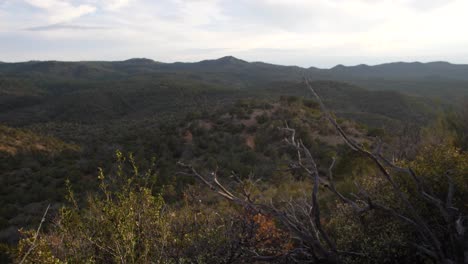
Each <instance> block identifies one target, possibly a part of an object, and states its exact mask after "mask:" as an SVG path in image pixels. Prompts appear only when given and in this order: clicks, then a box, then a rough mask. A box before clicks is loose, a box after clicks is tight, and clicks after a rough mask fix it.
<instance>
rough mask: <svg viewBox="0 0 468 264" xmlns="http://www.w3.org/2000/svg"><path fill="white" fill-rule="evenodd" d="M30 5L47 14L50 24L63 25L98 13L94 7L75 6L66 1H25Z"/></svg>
mask: <svg viewBox="0 0 468 264" xmlns="http://www.w3.org/2000/svg"><path fill="white" fill-rule="evenodd" d="M25 1H26V2H27V3H28V4H30V5H32V6H34V7H37V8H39V9H42V10H43V11H44V12H46V16H47V17H46V19H47V22H48V23H52V24H54V23H62V22H68V21H71V20H74V19H77V18H79V17H81V16H83V15H86V14H90V13H93V12H95V11H96V7H94V6H92V5H86V4H79V5H73V4H72V3H70V2H69V1H65V0H25Z"/></svg>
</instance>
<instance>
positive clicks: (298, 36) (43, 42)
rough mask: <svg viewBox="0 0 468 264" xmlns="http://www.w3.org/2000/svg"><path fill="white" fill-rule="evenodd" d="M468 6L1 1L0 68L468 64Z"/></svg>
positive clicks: (339, 1) (438, 2)
mask: <svg viewBox="0 0 468 264" xmlns="http://www.w3.org/2000/svg"><path fill="white" fill-rule="evenodd" d="M467 11H468V0H391V1H390V0H0V61H4V62H17V61H29V60H65V61H78V60H125V59H129V58H150V59H153V60H156V61H162V62H175V61H183V62H193V61H200V60H204V59H214V58H219V57H223V56H227V55H232V56H235V57H237V58H241V59H244V60H247V61H264V62H270V63H275V64H282V65H299V66H304V67H310V66H316V67H322V68H329V67H333V66H334V65H337V64H344V65H357V64H370V65H374V64H379V63H385V62H393V61H422V62H427V61H449V62H452V63H463V64H468V48H467V47H468V34H466V32H467V26H468V16H467V13H466V12H467Z"/></svg>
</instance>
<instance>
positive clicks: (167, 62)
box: [0, 55, 468, 69]
mask: <svg viewBox="0 0 468 264" xmlns="http://www.w3.org/2000/svg"><path fill="white" fill-rule="evenodd" d="M225 57H234V58H236V59H239V60H243V61H246V62H248V63H256V62H260V63H267V64H274V65H279V66H291V67H300V68H304V69H307V68H318V69H331V68H334V67H337V66H339V65H343V66H346V67H354V66H360V65H365V66H378V65H383V64H392V63H422V64H427V63H437V62H442V63H449V64H452V65H468V64H465V63H452V62H450V61H388V62H383V63H376V64H367V63H358V64H342V63H340V64H336V65H333V66H330V67H318V66H316V65H309V66H302V65H294V64H279V63H271V62H269V61H249V60H246V59H243V58H239V57H236V56H232V55H225V56H222V57H217V58H206V59H203V60H197V61H159V60H156V59H152V58H146V57H132V58H127V59H123V60H99V59H97V60H53V59H51V60H34V59H32V60H26V61H2V60H0V63H26V62H36V61H37V62H48V61H57V62H120V61H128V60H133V59H147V60H152V61H154V62H157V63H166V64H171V63H198V62H202V61H207V60H218V59H222V58H225Z"/></svg>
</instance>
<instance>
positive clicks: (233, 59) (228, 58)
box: [216, 56, 246, 63]
mask: <svg viewBox="0 0 468 264" xmlns="http://www.w3.org/2000/svg"><path fill="white" fill-rule="evenodd" d="M216 61H220V62H230V63H246V61H244V60H241V59H238V58H236V57H234V56H224V57H221V58H219V59H217V60H216Z"/></svg>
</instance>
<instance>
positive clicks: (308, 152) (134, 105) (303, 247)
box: [0, 57, 468, 263]
mask: <svg viewBox="0 0 468 264" xmlns="http://www.w3.org/2000/svg"><path fill="white" fill-rule="evenodd" d="M467 72H468V66H465V65H453V64H448V63H442V62H436V63H428V64H421V63H393V64H384V65H377V66H366V65H360V66H355V67H345V66H337V67H334V68H332V69H329V70H325V69H318V68H309V69H305V68H300V67H295V66H280V65H272V64H267V63H262V62H246V61H243V60H239V59H236V58H234V57H223V58H220V59H217V60H206V61H201V62H197V63H161V62H156V61H152V60H149V59H130V60H127V61H118V62H107V61H94V62H59V61H44V62H41V61H30V62H24V63H0V242H1V243H2V247H1V249H0V252H1V257H2V260H5V261H12V260H15V261H17V262H20V261H21V260H22V259H23V258H24V259H25V260H26V259H27V260H28V261H30V262H31V263H87V262H93V263H118V262H120V263H251V262H255V261H273V262H277V263H289V262H290V261H293V260H296V261H298V262H305V261H309V260H313V259H315V261H317V260H319V261H322V262H323V263H325V262H326V263H340V262H346V263H375V261H377V262H379V263H398V262H425V261H429V262H428V263H430V261H436V262H437V261H439V262H440V261H441V260H444V261H445V260H447V261H448V260H450V261H453V262H452V263H457V261H460V260H462V259H463V258H464V256H463V253H460V252H463V247H465V246H466V245H467V244H466V235H465V234H461V233H456V232H458V231H456V230H458V229H457V228H459V227H458V226H457V225H458V224H456V223H461V224H460V227H463V221H466V213H467V205H466V202H465V201H466V199H467V197H466V194H467V190H468V186H467V185H466V184H467V181H466V175H468V162H467V161H468V157H467V153H466V150H467V147H468V145H467V142H468V141H467V126H466V124H467V123H466V120H467V116H468V115H467V109H466V106H467V105H468V104H466V96H467V95H468V77H466V76H468V75H466V74H465V73H467ZM375 153H378V154H375ZM373 155H374V156H373ZM383 167H385V169H384V170H381V168H383ZM407 167H409V168H410V169H409V170H407V169H405V168H407ZM386 172H388V173H389V175H387V174H386ZM407 172H410V173H409V176H404V173H407ZM319 192H320V195H319V194H318V193H319ZM312 197H313V199H312ZM402 197H403V198H402ZM428 197H429V198H428ZM48 205H50V207H48ZM46 208H48V209H47V211H46V217H45V219H46V220H45V222H44V223H43V224H41V228H42V230H40V231H38V232H37V231H27V230H32V229H34V228H37V226H38V225H39V224H40V223H41V218H42V217H43V214H44V211H45V210H46ZM318 208H320V209H318ZM317 210H320V212H321V214H320V212H319V211H317ZM402 219H403V221H401V220H402ZM457 221H459V222H457ZM460 221H461V222H460ZM444 225H445V226H448V227H447V228H446V227H443V226H444ZM414 226H417V227H414ZM420 226H422V228H420ZM36 232H37V234H40V235H39V238H35V234H36ZM419 240H422V241H423V242H424V243H423V244H421V245H419V248H418V247H416V246H415V245H414V243H415V241H419ZM441 241H442V242H441ZM443 241H451V242H450V243H452V244H448V242H447V243H445V242H443ZM437 245H439V246H437ZM414 251H417V252H419V253H418V254H416V255H415V254H413V253H414ZM460 254H461V255H460ZM465 259H466V258H465ZM460 263H461V262H460Z"/></svg>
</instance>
